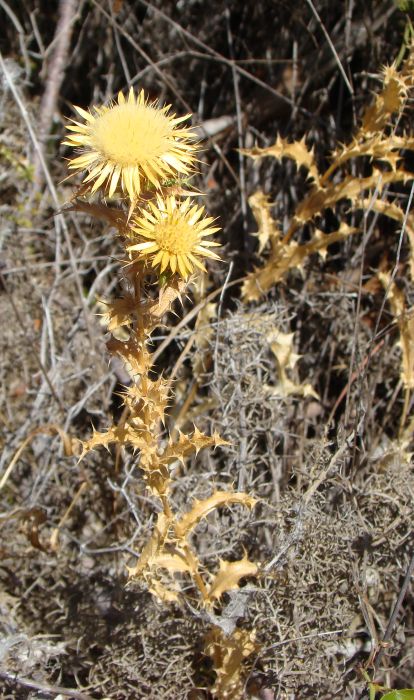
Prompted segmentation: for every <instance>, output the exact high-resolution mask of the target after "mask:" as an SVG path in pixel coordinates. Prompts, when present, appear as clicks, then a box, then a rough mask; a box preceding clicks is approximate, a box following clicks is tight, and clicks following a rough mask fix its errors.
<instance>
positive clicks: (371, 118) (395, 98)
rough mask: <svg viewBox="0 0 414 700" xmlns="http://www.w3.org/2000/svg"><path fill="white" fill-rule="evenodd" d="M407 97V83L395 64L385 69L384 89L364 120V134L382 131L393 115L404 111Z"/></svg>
mask: <svg viewBox="0 0 414 700" xmlns="http://www.w3.org/2000/svg"><path fill="white" fill-rule="evenodd" d="M406 97H407V81H406V79H405V78H404V76H403V75H402V74H401V73H399V72H398V71H397V69H396V66H395V64H393V65H391V66H385V68H384V87H383V89H382V91H381V92H380V94H379V95H377V96H376V98H375V102H374V104H373V105H371V106H370V107H368V109H367V110H366V112H365V114H364V117H363V119H362V127H361V132H362V133H373V132H379V131H382V130H383V129H384V128H385V127H386V126H387V125H388V123H389V120H390V117H391V115H392V114H395V113H400V112H401V111H402V108H403V105H404V102H405V99H406Z"/></svg>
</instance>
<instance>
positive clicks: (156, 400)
mask: <svg viewBox="0 0 414 700" xmlns="http://www.w3.org/2000/svg"><path fill="white" fill-rule="evenodd" d="M168 393H169V389H168V382H167V381H166V380H165V379H164V378H163V377H160V378H159V379H157V380H156V381H155V382H154V381H152V380H151V379H147V380H146V383H145V393H144V391H143V387H142V386H141V384H139V385H137V384H133V385H131V386H129V387H127V389H126V390H125V392H124V393H123V394H122V398H123V402H124V405H125V406H128V408H129V410H130V411H131V414H132V415H133V416H141V415H142V414H143V409H144V408H145V407H146V408H147V411H146V415H145V421H146V425H147V427H148V429H150V428H151V429H152V426H153V424H154V423H155V422H156V421H159V420H160V421H163V420H164V414H165V410H166V408H167V406H168ZM142 417H143V416H142Z"/></svg>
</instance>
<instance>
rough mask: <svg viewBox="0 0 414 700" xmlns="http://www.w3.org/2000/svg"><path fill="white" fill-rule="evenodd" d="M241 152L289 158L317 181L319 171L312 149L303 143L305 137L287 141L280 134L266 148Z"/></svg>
mask: <svg viewBox="0 0 414 700" xmlns="http://www.w3.org/2000/svg"><path fill="white" fill-rule="evenodd" d="M241 152H242V153H244V154H245V155H247V156H250V158H263V157H264V156H273V157H274V158H277V159H278V160H281V159H282V158H290V159H291V160H294V161H295V163H296V164H297V166H298V168H300V167H301V166H303V167H304V168H306V169H307V170H309V177H311V178H312V179H313V180H315V182H318V181H319V173H318V169H317V167H316V163H315V155H314V152H313V149H309V148H308V147H307V146H306V143H305V137H303V139H301V141H292V142H289V141H287V140H285V139H283V138H282V137H281V136H277V138H276V142H275V143H274V144H273V146H268V147H267V148H258V147H257V146H256V147H255V148H250V149H241Z"/></svg>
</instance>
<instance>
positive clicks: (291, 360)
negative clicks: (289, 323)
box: [265, 328, 319, 399]
mask: <svg viewBox="0 0 414 700" xmlns="http://www.w3.org/2000/svg"><path fill="white" fill-rule="evenodd" d="M294 336H295V334H294V333H283V332H282V331H281V330H279V328H273V330H272V331H271V332H270V333H268V335H267V338H266V340H267V342H268V343H269V345H270V349H271V350H272V352H273V354H274V356H275V357H276V362H277V372H278V378H279V382H278V383H277V384H276V385H275V386H266V387H265V388H266V390H267V392H268V393H269V394H272V395H275V396H283V397H286V396H290V395H292V394H293V395H299V396H313V397H314V398H316V399H318V398H319V396H318V394H317V393H316V391H314V389H313V388H312V386H311V385H310V384H296V383H295V382H293V381H292V380H291V379H290V378H289V377H288V375H287V370H289V369H290V370H292V369H294V367H295V366H296V363H297V361H298V360H299V359H300V357H301V356H300V355H298V354H297V353H295V352H294V351H293V339H294Z"/></svg>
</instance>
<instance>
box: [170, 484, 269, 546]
mask: <svg viewBox="0 0 414 700" xmlns="http://www.w3.org/2000/svg"><path fill="white" fill-rule="evenodd" d="M231 503H235V504H236V503H238V504H239V505H243V506H247V508H253V507H254V506H255V504H256V503H257V501H256V499H255V498H253V497H252V496H249V495H248V494H247V493H238V492H233V491H215V493H213V494H212V495H211V496H210V497H209V498H206V499H205V500H203V501H198V500H195V501H194V502H193V507H192V508H191V510H190V511H188V513H186V514H185V515H184V516H183V517H182V518H181V520H180V521H179V522H178V523H177V524H176V526H175V532H176V535H177V537H178V538H184V537H186V536H187V535H189V534H190V532H191V530H193V529H194V528H195V526H196V525H197V524H198V523H199V522H200V520H202V519H203V518H206V517H207V515H208V514H209V513H211V511H213V510H215V509H216V508H219V506H224V505H230V504H231Z"/></svg>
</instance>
